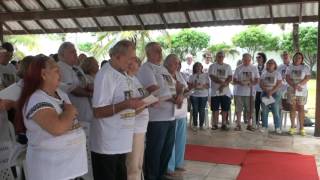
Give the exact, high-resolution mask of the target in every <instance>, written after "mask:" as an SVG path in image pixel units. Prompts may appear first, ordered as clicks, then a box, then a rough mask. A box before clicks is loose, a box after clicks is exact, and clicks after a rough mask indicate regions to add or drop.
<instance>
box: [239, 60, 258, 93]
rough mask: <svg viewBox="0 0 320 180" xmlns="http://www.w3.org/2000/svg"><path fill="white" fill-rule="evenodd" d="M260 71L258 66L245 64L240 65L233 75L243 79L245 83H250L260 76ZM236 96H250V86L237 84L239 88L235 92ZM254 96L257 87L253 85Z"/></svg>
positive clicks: (240, 79)
mask: <svg viewBox="0 0 320 180" xmlns="http://www.w3.org/2000/svg"><path fill="white" fill-rule="evenodd" d="M259 77H260V76H259V72H258V69H257V67H256V66H254V65H248V66H245V65H243V64H241V65H239V66H238V67H237V68H236V70H235V72H234V75H233V78H234V79H236V80H238V81H241V82H242V83H244V84H249V83H250V80H254V79H256V78H259ZM234 95H235V96H250V86H248V85H240V84H237V88H236V90H235V92H234ZM252 96H255V88H254V87H252Z"/></svg>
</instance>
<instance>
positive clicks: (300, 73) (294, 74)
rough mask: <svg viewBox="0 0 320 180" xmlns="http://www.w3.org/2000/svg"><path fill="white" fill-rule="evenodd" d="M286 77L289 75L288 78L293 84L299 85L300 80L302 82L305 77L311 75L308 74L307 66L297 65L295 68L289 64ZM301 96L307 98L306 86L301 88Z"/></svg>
mask: <svg viewBox="0 0 320 180" xmlns="http://www.w3.org/2000/svg"><path fill="white" fill-rule="evenodd" d="M286 75H289V76H290V78H291V79H292V81H293V82H294V83H299V82H300V81H301V80H303V79H304V78H305V77H306V76H309V75H311V73H310V68H309V67H308V66H307V65H299V66H295V65H293V64H291V65H290V66H289V67H288V68H287V71H286ZM301 88H302V90H301V94H300V93H299V94H300V95H301V96H307V94H308V89H307V84H305V85H303V86H301ZM297 93H298V92H296V94H297Z"/></svg>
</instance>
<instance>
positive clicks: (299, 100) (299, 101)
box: [287, 87, 307, 106]
mask: <svg viewBox="0 0 320 180" xmlns="http://www.w3.org/2000/svg"><path fill="white" fill-rule="evenodd" d="M287 101H288V103H289V104H291V105H295V104H296V105H300V106H304V105H305V104H306V103H307V97H305V96H296V95H295V92H294V90H293V89H292V88H291V87H288V91H287Z"/></svg>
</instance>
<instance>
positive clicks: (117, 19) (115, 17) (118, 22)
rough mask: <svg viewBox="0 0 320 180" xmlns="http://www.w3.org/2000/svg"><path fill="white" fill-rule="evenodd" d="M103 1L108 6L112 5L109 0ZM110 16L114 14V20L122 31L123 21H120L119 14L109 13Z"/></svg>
mask: <svg viewBox="0 0 320 180" xmlns="http://www.w3.org/2000/svg"><path fill="white" fill-rule="evenodd" d="M103 3H104V5H105V7H106V8H108V7H110V4H109V2H108V0H103ZM109 16H112V17H113V18H114V20H115V21H116V23H117V24H118V26H119V30H120V31H122V25H121V22H120V20H119V18H118V17H117V16H113V15H109Z"/></svg>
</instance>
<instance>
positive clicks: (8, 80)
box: [2, 73, 15, 87]
mask: <svg viewBox="0 0 320 180" xmlns="http://www.w3.org/2000/svg"><path fill="white" fill-rule="evenodd" d="M2 76H3V79H2V83H3V86H4V87H8V86H10V85H11V84H13V83H14V82H15V78H14V75H13V74H7V73H3V74H2Z"/></svg>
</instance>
